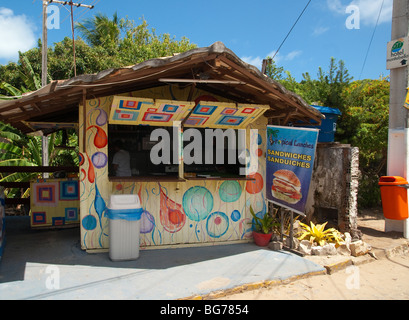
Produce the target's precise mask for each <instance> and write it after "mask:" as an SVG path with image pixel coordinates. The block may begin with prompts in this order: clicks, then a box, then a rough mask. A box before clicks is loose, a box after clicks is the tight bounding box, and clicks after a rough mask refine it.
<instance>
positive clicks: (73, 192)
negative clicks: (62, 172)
mask: <svg viewBox="0 0 409 320" xmlns="http://www.w3.org/2000/svg"><path fill="white" fill-rule="evenodd" d="M60 200H61V201H72V200H79V181H60Z"/></svg>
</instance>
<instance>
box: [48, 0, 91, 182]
mask: <svg viewBox="0 0 409 320" xmlns="http://www.w3.org/2000/svg"><path fill="white" fill-rule="evenodd" d="M53 2H54V3H58V4H62V5H70V6H71V29H72V45H73V54H74V76H77V64H76V57H75V38H74V15H73V6H76V7H85V8H89V9H93V8H94V6H90V5H86V4H80V3H73V2H72V1H56V0H43V43H42V59H41V63H42V65H41V86H42V87H44V86H46V85H47V73H48V68H47V64H48V59H47V51H48V44H47V6H48V4H49V3H53ZM41 142H42V143H41V147H42V165H43V166H48V160H49V159H48V158H49V157H48V138H47V136H44V135H43V137H42V141H41ZM43 178H44V179H47V178H48V173H43Z"/></svg>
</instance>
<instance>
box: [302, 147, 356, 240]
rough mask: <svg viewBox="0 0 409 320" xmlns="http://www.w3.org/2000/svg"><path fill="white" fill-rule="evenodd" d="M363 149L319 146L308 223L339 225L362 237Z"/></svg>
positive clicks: (343, 230) (342, 229)
mask: <svg viewBox="0 0 409 320" xmlns="http://www.w3.org/2000/svg"><path fill="white" fill-rule="evenodd" d="M358 178H359V149H358V148H354V147H351V146H350V145H345V144H340V143H319V144H318V147H317V154H316V158H315V163H314V172H313V177H312V181H311V187H310V193H309V196H308V201H307V207H306V215H307V219H308V221H310V220H312V221H314V222H318V223H322V222H324V221H328V222H329V223H328V226H330V225H331V224H332V225H335V227H338V229H339V230H340V231H341V232H349V233H351V236H352V237H353V238H360V232H359V230H358V226H357V216H358V207H357V196H358V184H359V183H358Z"/></svg>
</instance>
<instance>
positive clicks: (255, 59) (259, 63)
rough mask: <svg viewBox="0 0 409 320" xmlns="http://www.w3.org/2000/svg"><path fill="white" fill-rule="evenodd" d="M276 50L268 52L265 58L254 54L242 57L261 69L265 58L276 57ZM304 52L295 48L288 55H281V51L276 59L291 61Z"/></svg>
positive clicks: (276, 60) (277, 60)
mask: <svg viewBox="0 0 409 320" xmlns="http://www.w3.org/2000/svg"><path fill="white" fill-rule="evenodd" d="M275 53H276V52H275V51H272V52H270V53H269V54H267V55H266V56H265V57H264V58H262V57H260V56H257V57H253V56H247V57H242V58H241V60H243V61H244V62H247V63H248V64H251V65H253V66H255V67H256V68H258V69H260V70H261V67H262V64H263V59H265V58H267V57H270V58H272V57H274V55H275ZM301 54H302V51H301V50H294V51H291V52H290V53H287V54H286V55H284V56H283V55H281V54H280V53H278V54H277V55H276V56H275V57H274V61H275V62H276V63H280V62H284V61H291V60H294V59H295V58H297V57H298V56H300V55H301Z"/></svg>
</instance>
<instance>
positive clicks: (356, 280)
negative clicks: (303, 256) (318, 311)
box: [220, 210, 409, 300]
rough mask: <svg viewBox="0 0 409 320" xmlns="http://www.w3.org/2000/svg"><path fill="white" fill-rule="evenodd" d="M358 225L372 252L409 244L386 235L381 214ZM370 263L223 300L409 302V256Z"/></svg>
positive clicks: (364, 216)
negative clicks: (363, 300) (364, 300)
mask: <svg viewBox="0 0 409 320" xmlns="http://www.w3.org/2000/svg"><path fill="white" fill-rule="evenodd" d="M358 225H359V229H360V230H361V231H362V232H363V240H364V241H365V242H367V243H369V244H370V245H371V246H372V247H373V251H376V250H381V249H385V248H391V247H396V246H399V245H400V244H404V243H407V240H405V239H403V238H402V234H399V233H396V232H393V233H385V232H384V220H383V216H382V212H381V211H380V210H374V211H372V212H364V213H363V214H362V215H361V216H360V218H359V222H358ZM338 258H339V257H338ZM323 259H325V258H323ZM328 259H330V258H329V257H328ZM332 259H336V258H332ZM367 261H369V262H367V263H364V264H360V265H357V266H355V265H352V266H349V267H346V268H345V269H343V270H339V271H337V272H335V273H333V274H331V275H328V274H326V275H318V276H312V277H309V278H306V279H300V280H296V281H294V282H290V283H285V284H281V285H278V286H274V287H270V288H262V289H257V290H253V291H246V292H243V293H239V294H234V295H229V296H226V297H223V298H221V299H220V300H359V299H366V300H385V299H386V300H409V255H408V254H407V253H400V254H397V255H394V256H392V257H387V256H383V257H380V258H379V259H377V260H376V259H367Z"/></svg>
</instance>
